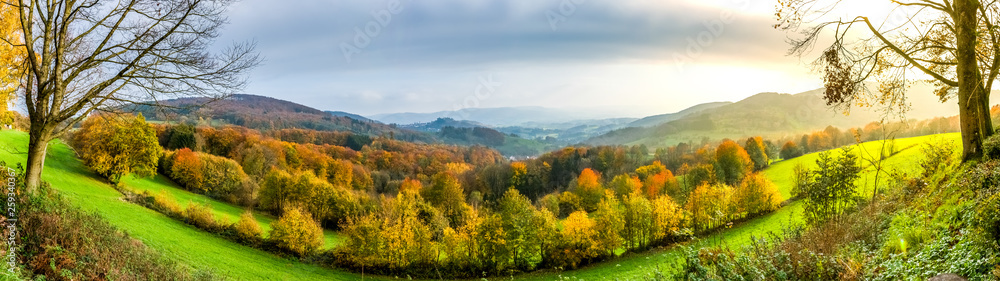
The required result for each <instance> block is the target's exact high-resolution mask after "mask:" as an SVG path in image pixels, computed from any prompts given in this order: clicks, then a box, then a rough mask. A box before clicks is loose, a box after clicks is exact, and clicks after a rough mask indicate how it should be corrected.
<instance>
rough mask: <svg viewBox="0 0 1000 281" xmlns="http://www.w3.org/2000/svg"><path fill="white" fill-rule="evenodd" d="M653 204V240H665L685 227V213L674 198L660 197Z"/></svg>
mask: <svg viewBox="0 0 1000 281" xmlns="http://www.w3.org/2000/svg"><path fill="white" fill-rule="evenodd" d="M651 203H652V208H653V215H652V218H651V220H652V224H653V230H654V232H653V240H661V239H664V238H666V237H667V236H668V235H671V234H672V233H674V232H676V231H678V230H680V228H682V227H684V226H683V225H682V223H683V218H684V212H683V210H681V208H680V207H679V206H677V203H674V199H673V198H670V197H669V196H660V197H658V198H656V199H654V200H653V201H652V202H651Z"/></svg>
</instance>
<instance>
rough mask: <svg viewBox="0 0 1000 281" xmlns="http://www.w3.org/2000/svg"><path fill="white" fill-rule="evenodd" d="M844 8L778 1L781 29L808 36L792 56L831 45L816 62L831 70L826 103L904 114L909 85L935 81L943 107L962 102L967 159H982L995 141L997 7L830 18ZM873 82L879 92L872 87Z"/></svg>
mask: <svg viewBox="0 0 1000 281" xmlns="http://www.w3.org/2000/svg"><path fill="white" fill-rule="evenodd" d="M841 2H842V1H840V0H778V5H777V13H776V15H777V17H778V23H777V24H775V28H779V29H784V30H789V31H800V32H801V33H800V35H801V36H798V37H797V38H791V39H790V43H791V44H792V48H791V50H790V54H794V55H799V56H802V55H806V54H809V53H810V51H811V50H812V49H813V47H814V46H815V45H816V44H817V43H819V42H820V41H821V40H822V41H824V42H828V41H827V40H831V41H832V43H830V46H828V47H826V49H825V50H824V51H823V54H822V56H821V57H820V58H819V59H817V60H816V66H817V67H818V68H820V69H822V70H823V72H825V74H824V82H825V86H826V93H825V96H824V99H825V100H826V102H827V105H833V106H835V107H842V108H850V106H851V105H858V104H860V105H872V104H883V105H885V104H888V105H894V106H898V107H899V108H905V107H906V106H907V103H906V102H905V101H906V96H905V90H906V87H907V85H908V82H910V81H914V80H927V81H931V82H932V83H934V84H935V85H936V86H937V90H936V92H935V93H936V94H937V95H938V96H939V97H940V99H941V101H942V102H946V101H948V100H949V99H952V98H957V99H958V106H959V117H960V119H961V129H962V144H963V159H964V160H970V159H977V158H980V157H981V156H982V154H983V152H982V143H983V140H984V139H985V138H986V137H989V136H991V135H993V125H992V121H991V120H990V108H989V90H990V89H992V87H993V81H996V78H997V74H998V73H1000V71H998V70H1000V35H998V34H997V33H998V32H1000V29H998V27H997V26H996V24H997V22H998V21H1000V9H998V7H997V6H998V5H997V1H996V0H993V1H986V2H981V1H979V0H939V1H934V0H887V3H890V4H891V5H892V6H893V9H892V11H891V14H892V15H895V16H896V17H892V16H890V17H886V18H885V19H884V20H872V18H870V16H872V15H850V16H849V17H848V18H839V19H830V18H831V15H833V14H834V13H836V11H838V10H837V9H838V5H842V3H841ZM827 36H829V37H827ZM907 73H913V75H912V76H914V77H910V78H907ZM866 81H875V82H878V83H877V85H878V86H877V87H875V89H871V88H869V86H868V84H867V83H866Z"/></svg>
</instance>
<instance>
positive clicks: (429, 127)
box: [399, 118, 489, 132]
mask: <svg viewBox="0 0 1000 281" xmlns="http://www.w3.org/2000/svg"><path fill="white" fill-rule="evenodd" d="M399 127H400V128H406V129H411V130H416V131H423V132H438V131H441V129H442V128H444V127H454V128H477V127H482V128H489V126H487V125H484V124H482V123H479V122H474V121H465V120H455V119H452V118H438V119H437V120H434V121H431V122H426V123H413V124H408V125H399Z"/></svg>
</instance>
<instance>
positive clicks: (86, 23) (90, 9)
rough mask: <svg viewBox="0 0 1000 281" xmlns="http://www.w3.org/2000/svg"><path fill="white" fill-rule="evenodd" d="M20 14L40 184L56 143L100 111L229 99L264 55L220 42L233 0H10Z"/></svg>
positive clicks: (33, 158)
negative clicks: (51, 144)
mask: <svg viewBox="0 0 1000 281" xmlns="http://www.w3.org/2000/svg"><path fill="white" fill-rule="evenodd" d="M4 1H5V2H4V4H7V5H14V6H16V7H17V8H18V10H19V11H20V22H21V28H22V29H23V32H22V33H23V36H24V41H23V42H24V44H23V45H20V46H21V47H23V48H24V49H25V50H26V54H27V56H26V57H27V59H26V60H25V63H26V64H27V65H26V69H27V71H26V76H25V77H24V78H23V80H24V81H23V82H22V83H21V84H22V93H23V97H22V98H23V100H24V105H25V107H26V109H27V112H28V117H29V120H30V128H29V134H30V141H29V143H28V163H27V170H26V175H25V179H26V181H27V184H28V191H29V192H33V191H34V190H35V188H36V187H37V186H38V185H39V184H40V182H41V172H42V169H43V167H44V161H45V153H46V149H47V147H48V143H49V141H51V140H53V139H55V138H58V137H60V136H62V135H63V134H65V133H66V132H67V131H68V130H69V128H70V127H72V126H73V125H74V124H77V123H79V122H80V121H81V120H82V119H84V118H86V116H87V115H89V114H90V113H91V112H94V111H116V110H121V109H122V108H124V107H125V106H128V105H136V104H144V105H154V106H156V105H157V103H158V102H157V101H158V100H164V99H169V98H176V97H190V96H201V97H213V98H219V97H225V96H227V95H230V94H233V93H235V92H237V91H240V90H241V89H242V88H243V86H244V85H245V83H246V79H245V77H244V75H243V73H245V72H246V71H248V70H249V69H251V68H253V67H254V66H256V65H257V64H258V63H259V62H260V59H259V57H258V55H257V53H256V52H255V51H254V49H255V47H254V44H252V43H238V44H233V45H232V46H231V47H229V48H226V49H224V50H221V51H219V52H215V53H213V52H212V50H211V49H212V45H213V43H214V41H215V38H217V37H218V35H219V31H220V29H221V27H222V26H223V24H225V23H226V21H227V19H226V17H225V11H226V9H227V8H228V6H229V5H230V4H231V3H232V2H233V1H231V0H120V1H107V0H100V1H99V0H79V1H78V0H16V2H13V1H15V0H4Z"/></svg>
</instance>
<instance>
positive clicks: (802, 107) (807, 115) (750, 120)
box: [585, 83, 996, 147]
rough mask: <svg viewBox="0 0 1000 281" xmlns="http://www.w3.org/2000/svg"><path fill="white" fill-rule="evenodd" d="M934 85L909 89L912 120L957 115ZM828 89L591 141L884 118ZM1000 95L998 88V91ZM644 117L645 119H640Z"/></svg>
mask: <svg viewBox="0 0 1000 281" xmlns="http://www.w3.org/2000/svg"><path fill="white" fill-rule="evenodd" d="M933 90H934V88H933V86H932V85H929V84H926V83H916V84H914V85H913V86H911V87H910V88H909V90H908V93H907V97H908V99H907V103H908V104H909V105H910V107H911V110H910V111H908V112H907V114H906V118H907V119H929V118H934V117H945V116H954V115H957V114H958V108H957V106H955V105H954V104H953V103H954V100H952V101H949V102H948V103H941V102H940V101H939V100H938V98H937V96H935V95H934V94H933V93H932V92H933ZM823 91H824V89H816V90H812V91H807V92H803V93H799V94H794V95H793V94H779V93H760V94H756V95H753V96H750V97H748V98H746V99H743V100H741V101H738V102H735V103H730V104H725V105H721V106H717V107H714V108H708V109H704V110H701V111H699V112H697V113H692V114H688V115H686V116H683V117H681V118H679V119H676V120H673V121H669V122H666V123H663V124H660V125H656V126H652V127H638V126H632V127H628V128H622V129H618V130H614V131H611V132H608V133H606V134H604V135H601V136H597V137H594V138H591V139H589V140H587V141H585V143H588V144H595V145H601V144H629V145H638V144H644V145H647V146H650V147H664V146H668V145H672V144H676V143H678V142H682V141H685V142H688V141H698V140H701V139H704V138H708V139H723V138H740V137H746V136H751V135H761V136H766V137H774V138H779V137H782V136H788V135H792V134H800V133H805V132H810V131H815V130H820V129H823V128H825V127H827V126H834V127H838V128H841V129H844V128H852V127H863V126H864V125H866V124H868V123H870V122H875V121H879V120H882V119H883V114H882V113H881V112H879V111H878V110H876V109H874V108H861V107H853V108H852V109H851V111H850V112H848V114H845V113H844V112H838V111H836V110H835V109H832V108H830V107H828V106H827V105H826V103H825V102H824V101H823V97H822V95H823ZM994 96H996V92H994ZM640 121H641V120H640Z"/></svg>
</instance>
